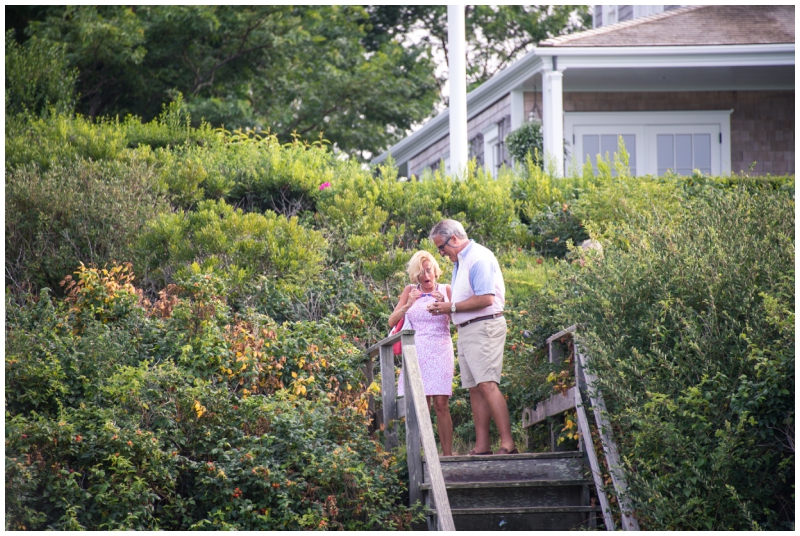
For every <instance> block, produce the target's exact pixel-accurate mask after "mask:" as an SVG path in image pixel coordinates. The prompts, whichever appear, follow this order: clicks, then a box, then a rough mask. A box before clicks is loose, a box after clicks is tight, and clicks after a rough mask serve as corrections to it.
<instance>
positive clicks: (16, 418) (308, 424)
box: [6, 266, 418, 530]
mask: <svg viewBox="0 0 800 536" xmlns="http://www.w3.org/2000/svg"><path fill="white" fill-rule="evenodd" d="M128 270H129V269H128V268H126V267H119V266H113V267H111V268H110V269H107V270H105V271H103V270H97V269H85V270H82V271H79V272H78V273H76V279H75V282H74V285H72V286H71V288H70V297H71V298H70V301H69V302H56V303H54V302H53V301H52V300H51V299H50V298H49V297H48V295H47V292H44V293H42V294H41V295H40V296H39V297H38V303H35V304H31V305H28V306H22V307H20V306H18V305H16V304H15V303H14V302H11V301H10V302H9V303H8V307H7V311H6V314H7V317H6V326H7V332H6V335H7V344H8V346H7V353H6V381H7V384H6V387H7V389H10V391H8V392H9V395H10V396H9V397H7V405H6V411H7V413H6V415H7V421H6V423H7V426H6V491H7V493H8V496H9V498H10V500H9V501H8V502H7V504H6V506H7V508H6V528H8V529H17V530H19V529H32V530H42V529H47V528H50V529H56V530H63V529H70V530H76V529H89V530H120V529H129V530H133V529H136V530H139V529H147V530H159V529H160V530H188V529H192V528H194V529H198V528H229V529H248V530H278V529H295V530H296V529H302V528H306V529H307V528H314V529H322V528H326V527H330V528H342V529H346V530H375V529H378V528H387V527H388V528H396V529H403V528H408V526H409V524H410V522H411V521H412V520H413V519H417V520H418V517H415V515H414V514H413V511H412V510H410V509H408V508H406V507H404V506H402V504H400V502H399V500H400V498H401V497H402V496H403V494H404V489H405V488H404V485H403V483H402V480H401V477H402V476H403V475H402V473H401V471H400V467H399V461H398V459H397V458H396V457H395V456H394V455H393V454H392V453H388V452H384V451H383V450H382V449H381V448H380V446H379V445H378V444H377V443H376V442H375V441H374V440H373V438H371V437H370V436H369V435H368V434H367V419H366V412H367V400H366V394H365V390H366V386H365V385H364V377H363V374H362V373H361V371H360V362H361V360H362V359H363V354H362V353H361V351H360V349H358V348H356V347H354V346H353V345H352V344H350V343H349V342H348V339H347V338H346V337H345V336H344V333H342V332H341V331H339V330H337V329H335V328H332V327H330V326H325V325H322V326H320V325H318V324H316V323H310V322H306V323H303V322H300V323H294V324H288V323H287V324H283V325H277V324H275V323H274V322H273V321H272V320H271V319H269V318H268V317H264V316H261V315H258V314H255V313H251V314H249V315H246V316H236V315H233V313H232V312H231V311H230V309H229V308H228V307H227V305H226V304H225V301H224V294H225V288H224V284H223V283H222V282H221V281H219V280H217V279H215V278H214V277H213V276H206V275H204V274H196V275H193V276H190V277H189V278H188V279H186V280H184V281H180V282H179V288H178V289H177V290H173V291H169V292H165V293H163V294H162V296H161V300H160V302H158V303H153V304H151V303H148V302H146V301H138V302H137V304H133V300H134V299H137V300H138V297H139V296H140V293H139V292H137V291H136V289H134V288H133V287H132V286H131V285H130V281H131V280H132V279H131V274H130V273H129V271H128ZM178 295H182V296H183V297H179V296H178ZM132 304H133V305H132ZM111 311H116V312H117V313H116V314H113V315H109V312H111ZM187 379H188V380H189V381H187ZM12 496H13V498H12Z"/></svg>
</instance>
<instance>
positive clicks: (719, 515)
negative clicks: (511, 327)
mask: <svg viewBox="0 0 800 536" xmlns="http://www.w3.org/2000/svg"><path fill="white" fill-rule="evenodd" d="M651 216H652V217H650V218H647V219H646V220H644V221H643V222H642V224H641V227H637V226H633V225H630V224H629V225H626V226H621V227H619V228H618V233H619V234H618V238H619V241H620V243H624V244H627V246H626V247H625V248H623V249H620V248H607V249H606V251H605V256H604V258H603V259H602V260H600V259H596V260H595V261H594V262H591V263H588V264H587V265H586V266H584V267H583V268H579V267H578V265H577V264H574V265H572V268H571V269H572V272H573V273H572V275H571V276H569V277H567V278H564V279H562V282H561V283H560V290H558V291H556V292H554V293H553V294H551V295H550V298H549V301H550V304H549V305H547V307H549V308H550V311H549V312H550V313H551V314H553V315H554V316H555V318H557V319H559V322H560V323H561V326H560V327H562V328H563V327H566V326H567V325H569V324H572V323H578V324H579V330H580V331H579V334H580V337H581V339H582V341H583V344H584V348H585V351H586V353H587V354H589V355H590V356H592V360H593V361H592V362H593V367H594V369H595V371H596V372H597V373H598V375H599V378H600V381H601V386H602V389H603V393H604V396H605V399H606V403H607V405H608V409H609V418H610V419H611V422H613V423H614V426H615V429H616V432H615V434H616V437H617V441H618V444H619V447H620V450H621V455H622V457H623V459H624V460H626V461H625V463H626V468H627V471H626V472H627V476H628V484H629V492H630V497H631V499H632V501H633V506H634V510H635V514H636V516H637V518H638V519H639V522H640V523H641V524H642V526H643V527H645V528H648V529H658V530H665V529H672V530H674V529H694V530H705V529H717V530H723V529H724V530H730V529H750V528H754V527H757V526H760V527H762V528H771V529H778V528H786V527H790V526H792V525H793V521H794V506H793V504H794V499H793V476H792V475H793V474H794V453H793V448H791V447H790V445H789V442H790V440H789V439H788V438H791V437H793V429H794V351H793V348H794V331H793V328H790V327H789V326H790V325H793V323H794V309H793V303H794V238H793V236H794V202H793V200H792V199H791V197H790V196H789V195H787V194H786V193H784V192H780V191H777V192H776V191H769V190H767V191H763V190H762V191H757V192H751V191H748V189H745V188H742V187H739V188H732V189H729V190H725V191H721V190H718V189H714V190H710V191H708V192H707V193H706V194H704V195H702V196H699V197H697V198H694V199H690V200H688V201H686V206H685V207H684V208H683V209H682V211H681V212H679V213H677V214H675V215H671V214H670V213H669V212H668V210H665V209H656V210H655V212H654V213H653V214H652V215H651ZM542 312H543V313H544V312H545V311H544V310H543V311H542Z"/></svg>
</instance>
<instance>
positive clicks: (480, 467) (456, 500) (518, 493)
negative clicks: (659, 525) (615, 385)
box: [415, 451, 603, 530]
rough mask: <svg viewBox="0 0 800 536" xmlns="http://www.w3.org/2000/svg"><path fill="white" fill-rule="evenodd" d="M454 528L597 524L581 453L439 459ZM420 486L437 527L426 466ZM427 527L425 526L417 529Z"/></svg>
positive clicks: (568, 527)
mask: <svg viewBox="0 0 800 536" xmlns="http://www.w3.org/2000/svg"><path fill="white" fill-rule="evenodd" d="M439 462H440V463H441V466H442V473H443V475H444V481H445V486H446V488H447V496H448V497H449V500H450V508H451V510H452V514H453V521H454V522H455V526H456V530H572V529H578V528H587V529H593V528H597V520H598V519H599V520H600V523H601V524H602V522H603V518H602V515H601V513H600V508H598V507H595V506H592V504H593V500H592V498H591V497H590V492H591V490H592V479H591V476H590V475H589V470H588V468H587V466H586V464H585V463H584V460H583V454H582V453H581V452H578V451H575V452H545V453H530V454H512V455H498V456H450V457H445V458H439ZM423 464H424V465H423V467H424V480H423V483H422V485H421V486H420V491H421V492H422V494H423V499H424V501H425V504H426V505H427V506H428V508H429V513H430V515H429V516H428V528H430V527H435V526H436V505H435V504H432V500H431V493H430V489H431V484H430V475H429V473H428V465H427V463H425V462H423ZM415 528H417V529H421V530H425V528H426V527H425V525H422V526H419V527H415Z"/></svg>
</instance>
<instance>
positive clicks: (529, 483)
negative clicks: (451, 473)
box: [420, 479, 592, 490]
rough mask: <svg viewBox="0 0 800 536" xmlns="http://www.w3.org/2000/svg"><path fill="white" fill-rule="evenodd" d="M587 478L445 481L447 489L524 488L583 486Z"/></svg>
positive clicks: (427, 483)
mask: <svg viewBox="0 0 800 536" xmlns="http://www.w3.org/2000/svg"><path fill="white" fill-rule="evenodd" d="M591 483H592V481H591V480H588V479H560V480H508V481H506V480H497V481H476V482H445V488H447V489H472V488H524V487H537V488H543V487H551V486H583V485H588V484H591ZM420 489H421V490H429V489H431V484H430V482H425V483H423V484H421V485H420Z"/></svg>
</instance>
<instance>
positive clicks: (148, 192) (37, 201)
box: [5, 158, 167, 292]
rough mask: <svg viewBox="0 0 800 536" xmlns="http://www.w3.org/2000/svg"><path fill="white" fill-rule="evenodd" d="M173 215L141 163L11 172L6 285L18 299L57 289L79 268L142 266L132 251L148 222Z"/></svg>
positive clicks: (84, 164)
mask: <svg viewBox="0 0 800 536" xmlns="http://www.w3.org/2000/svg"><path fill="white" fill-rule="evenodd" d="M166 209H167V207H166V204H165V202H164V199H163V196H161V195H159V190H158V188H157V187H156V177H155V173H154V170H153V168H152V167H151V166H149V165H148V164H147V163H146V162H144V161H142V160H141V159H137V158H133V159H131V160H130V161H129V162H127V163H122V162H91V161H85V160H80V161H72V162H70V159H69V158H64V162H63V163H59V164H55V165H53V166H52V167H51V168H50V169H48V170H46V171H42V170H41V169H40V168H38V167H37V166H34V165H27V166H24V167H21V168H17V169H12V170H10V171H8V172H7V174H6V223H5V235H6V238H5V240H6V242H5V244H6V284H7V285H9V286H10V289H11V290H13V291H15V292H18V291H20V290H24V289H29V290H30V289H36V288H41V287H49V288H51V289H58V283H59V281H61V279H62V278H63V277H64V276H65V275H67V274H69V273H71V272H72V271H73V270H75V268H77V266H78V265H79V264H80V263H84V264H86V265H90V264H94V265H98V266H99V265H102V264H104V263H106V262H108V261H110V260H112V259H118V260H123V259H124V260H127V261H134V262H137V264H138V261H139V258H138V257H137V256H136V254H135V252H134V251H133V247H132V246H133V245H134V243H135V241H136V239H137V237H138V236H139V234H140V233H141V232H142V230H143V229H144V226H145V222H146V221H147V220H148V219H149V218H151V217H153V216H154V215H157V214H159V213H161V212H163V211H165V210H166ZM7 288H8V287H7Z"/></svg>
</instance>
